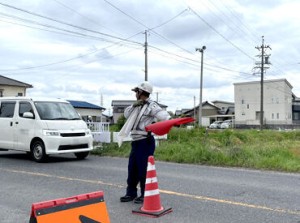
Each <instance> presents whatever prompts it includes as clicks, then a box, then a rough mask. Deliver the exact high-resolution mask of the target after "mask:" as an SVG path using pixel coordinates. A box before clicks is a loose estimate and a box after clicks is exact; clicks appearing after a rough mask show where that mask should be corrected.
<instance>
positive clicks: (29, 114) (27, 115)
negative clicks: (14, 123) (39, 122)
mask: <svg viewBox="0 0 300 223" xmlns="http://www.w3.org/2000/svg"><path fill="white" fill-rule="evenodd" d="M23 118H32V119H33V118H34V115H33V114H32V112H24V113H23Z"/></svg>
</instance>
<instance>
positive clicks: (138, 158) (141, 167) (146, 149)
mask: <svg viewBox="0 0 300 223" xmlns="http://www.w3.org/2000/svg"><path fill="white" fill-rule="evenodd" d="M154 150H155V139H154V137H153V136H149V137H148V138H146V139H141V140H138V141H133V142H132V143H131V152H130V156H129V162H128V178H127V191H126V195H129V196H131V197H137V185H138V183H140V188H141V196H142V197H144V193H145V182H146V175H147V164H148V157H149V156H153V154H154Z"/></svg>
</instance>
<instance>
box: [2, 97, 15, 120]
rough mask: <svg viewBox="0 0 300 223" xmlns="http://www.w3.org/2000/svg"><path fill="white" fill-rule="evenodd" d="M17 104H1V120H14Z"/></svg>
mask: <svg viewBox="0 0 300 223" xmlns="http://www.w3.org/2000/svg"><path fill="white" fill-rule="evenodd" d="M15 105H16V102H5V101H4V102H1V106H0V118H12V117H13V116H14V111H15Z"/></svg>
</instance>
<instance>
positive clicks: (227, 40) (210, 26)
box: [190, 8, 254, 61]
mask: <svg viewBox="0 0 300 223" xmlns="http://www.w3.org/2000/svg"><path fill="white" fill-rule="evenodd" d="M190 10H191V11H192V12H193V13H194V14H195V15H196V16H197V17H198V18H199V19H200V20H201V21H202V22H204V23H205V24H206V25H207V26H208V27H209V28H211V29H212V30H213V31H214V32H216V33H217V34H218V35H219V36H221V37H222V38H223V39H224V40H226V42H228V43H230V44H231V45H232V46H233V47H234V48H236V49H237V50H238V51H240V52H241V53H242V54H244V55H245V56H247V57H248V58H250V59H251V60H252V61H253V60H254V58H252V57H251V56H249V55H248V54H247V53H245V52H244V51H243V50H242V49H241V48H239V47H238V46H236V45H235V44H234V43H233V42H231V41H230V40H229V39H228V38H226V37H225V36H224V35H223V34H221V33H220V32H219V31H218V30H216V29H215V28H214V27H213V26H212V25H210V24H209V23H208V22H207V21H206V20H205V19H203V18H202V17H201V16H200V15H199V14H198V13H197V12H196V11H194V10H193V9H192V8H190Z"/></svg>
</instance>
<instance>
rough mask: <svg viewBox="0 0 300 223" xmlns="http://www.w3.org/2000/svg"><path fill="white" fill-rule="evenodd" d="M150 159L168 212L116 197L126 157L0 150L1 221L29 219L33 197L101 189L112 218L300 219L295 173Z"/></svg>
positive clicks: (118, 221) (115, 222) (299, 178)
mask: <svg viewBox="0 0 300 223" xmlns="http://www.w3.org/2000/svg"><path fill="white" fill-rule="evenodd" d="M155 166H156V172H157V177H158V185H159V189H160V199H161V203H162V206H163V207H164V208H168V207H171V208H172V210H173V212H172V213H169V214H166V215H164V216H162V217H160V218H149V217H145V216H139V215H134V214H132V213H131V211H132V210H133V209H137V208H139V207H140V206H141V205H137V204H134V203H132V202H130V203H120V202H119V197H120V196H122V195H124V194H125V186H126V184H125V182H126V177H127V159H122V158H109V157H97V156H89V157H88V158H87V159H86V160H83V161H77V160H75V158H74V157H73V156H71V155H65V156H57V157H51V159H50V161H49V162H48V163H44V164H39V163H35V162H33V161H30V160H29V159H28V157H27V156H26V155H25V154H23V153H14V152H0V222H1V223H25V222H26V223H28V222H29V217H30V211H31V205H32V203H36V202H41V201H46V200H53V199H57V198H65V197H71V196H75V195H79V194H84V193H90V192H94V191H99V190H101V191H103V192H104V199H105V203H106V206H107V210H108V213H109V216H110V221H111V222H112V223H143V222H146V223H148V222H157V223H162V222H163V223H176V222H185V223H197V222H199V223H200V222H201V223H202V222H203V223H206V222H207V223H218V222H220V223H221V222H222V223H227V222H228V223H235V222H236V223H241V222H243V223H250V222H251V223H258V222H259V223H265V222H268V223H269V222H274V223H281V222H282V223H289V222H290V223H300V174H289V173H280V172H271V171H256V170H245V169H239V168H218V167H208V166H200V165H184V164H174V163H166V162H158V161H156V163H155ZM56 223H60V222H56ZM61 223H71V222H64V221H62V222H61Z"/></svg>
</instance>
